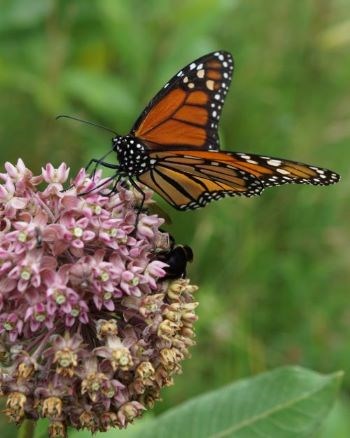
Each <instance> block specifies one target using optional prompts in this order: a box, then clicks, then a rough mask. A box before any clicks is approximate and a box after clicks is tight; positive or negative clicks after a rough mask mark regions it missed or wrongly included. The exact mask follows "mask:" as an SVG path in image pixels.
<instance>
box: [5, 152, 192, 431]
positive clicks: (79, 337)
mask: <svg viewBox="0 0 350 438" xmlns="http://www.w3.org/2000/svg"><path fill="white" fill-rule="evenodd" d="M5 169H6V172H5V173H1V174H0V178H1V182H2V183H1V184H0V227H1V228H0V364H1V369H0V390H1V394H2V395H4V396H6V397H7V402H6V409H5V413H6V414H7V415H8V416H9V418H10V419H11V420H12V421H14V422H15V423H17V424H20V423H21V422H22V421H23V420H24V419H26V418H27V419H33V420H36V419H38V418H42V417H45V418H48V419H49V420H50V426H49V435H50V436H51V437H60V436H63V437H64V436H66V433H67V432H66V431H67V427H68V426H73V427H75V428H77V429H80V428H87V429H89V430H90V431H91V432H95V431H105V430H107V429H109V428H110V427H119V428H122V427H125V426H126V425H127V424H128V423H129V422H131V421H132V420H133V419H134V418H135V417H137V416H139V415H140V414H141V413H142V412H143V411H144V410H146V409H147V408H150V407H152V406H153V404H154V402H155V401H156V400H158V399H159V397H160V389H161V388H162V387H163V386H167V385H170V384H172V378H173V375H174V374H177V373H179V372H181V361H182V360H183V359H184V358H185V357H186V356H188V348H189V347H190V346H192V345H193V344H194V340H193V338H194V332H193V323H194V322H195V320H196V318H197V317H196V314H195V308H196V306H197V303H196V302H195V301H194V298H193V293H194V292H195V290H196V287H195V286H192V285H190V284H189V281H188V280H187V279H178V280H172V281H169V280H167V279H166V278H165V277H166V268H167V265H166V264H165V263H164V262H162V261H159V260H157V252H158V251H159V250H163V251H164V250H167V249H169V242H168V241H169V236H168V235H167V234H166V233H163V232H161V231H160V229H159V227H160V226H161V224H162V222H163V219H161V218H159V217H158V216H157V215H149V214H146V213H141V214H140V215H139V218H138V221H137V220H136V216H137V204H138V202H139V200H140V199H139V194H138V193H137V192H135V191H133V190H131V189H128V188H126V187H122V186H119V187H118V190H117V191H116V193H115V194H113V195H112V196H105V195H104V194H103V193H100V192H99V190H93V189H94V188H97V186H100V185H101V184H102V183H103V182H105V181H106V180H103V179H102V178H101V175H100V174H99V173H97V174H96V175H95V177H94V179H91V178H90V177H88V176H87V175H86V173H85V171H84V170H81V171H80V172H79V173H78V175H77V176H76V177H75V179H74V181H73V184H72V186H71V188H70V189H68V190H66V191H63V184H64V183H66V182H67V181H68V178H69V169H68V168H67V166H66V165H65V164H61V165H60V166H59V168H58V169H54V167H53V166H52V165H51V164H48V165H47V166H46V167H45V168H44V169H42V173H41V175H39V176H34V175H33V174H32V172H31V171H30V170H29V169H27V168H26V167H25V165H24V163H23V161H22V160H18V163H17V165H16V166H14V165H12V164H10V163H6V164H5ZM145 194H146V201H145V205H146V206H149V205H151V204H152V200H151V195H152V193H151V192H150V191H149V190H148V189H145ZM136 223H137V226H136V227H135V224H136Z"/></svg>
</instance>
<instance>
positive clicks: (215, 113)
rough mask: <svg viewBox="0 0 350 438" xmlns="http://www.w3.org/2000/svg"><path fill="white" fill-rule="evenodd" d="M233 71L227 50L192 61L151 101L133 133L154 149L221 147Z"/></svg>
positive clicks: (215, 148) (230, 57)
mask: <svg viewBox="0 0 350 438" xmlns="http://www.w3.org/2000/svg"><path fill="white" fill-rule="evenodd" d="M232 72H233V59H232V56H231V54H230V53H228V52H224V51H219V52H214V53H209V54H208V55H205V56H203V57H201V58H198V59H197V60H195V61H193V62H192V63H191V64H189V65H187V66H186V67H184V68H183V69H182V70H180V71H179V72H178V73H177V74H176V75H175V76H174V77H173V78H172V79H171V80H170V81H169V82H168V83H167V84H165V86H164V87H163V88H162V90H161V91H160V92H159V93H158V94H157V95H156V96H155V97H154V98H153V99H152V100H151V102H150V103H149V104H148V106H147V107H146V109H145V110H144V111H143V113H142V114H141V116H140V117H139V119H138V120H137V122H136V123H135V125H134V127H133V129H132V130H131V132H130V134H131V135H133V136H135V137H137V138H139V139H140V140H142V141H143V142H144V143H145V144H146V145H148V146H149V147H150V149H152V150H155V149H161V148H165V147H166V148H169V149H170V148H181V149H202V150H218V149H219V138H218V132H217V131H218V123H219V119H220V114H221V111H222V106H223V103H224V99H225V96H226V94H227V91H228V88H229V86H230V83H231V78H232Z"/></svg>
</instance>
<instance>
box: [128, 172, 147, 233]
mask: <svg viewBox="0 0 350 438" xmlns="http://www.w3.org/2000/svg"><path fill="white" fill-rule="evenodd" d="M129 181H130V184H131V185H132V186H133V187H134V189H135V190H136V191H137V192H138V193H140V195H141V203H140V205H139V206H138V207H137V213H136V221H135V229H136V228H137V224H138V223H139V216H140V213H141V211H142V208H143V204H144V203H145V199H146V195H145V192H144V191H143V190H142V189H141V188H140V187H139V186H138V185H137V184H136V183H135V181H134V180H133V179H132V178H129Z"/></svg>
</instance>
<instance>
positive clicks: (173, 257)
mask: <svg viewBox="0 0 350 438" xmlns="http://www.w3.org/2000/svg"><path fill="white" fill-rule="evenodd" d="M156 258H157V260H160V261H162V262H164V263H166V264H167V265H169V266H168V267H167V268H165V270H166V276H165V277H164V278H165V279H175V278H182V277H186V268H187V263H188V262H192V261H193V251H192V249H191V248H190V247H189V246H188V245H176V246H173V247H172V248H171V249H169V250H168V251H161V252H160V253H158V254H157V257H156Z"/></svg>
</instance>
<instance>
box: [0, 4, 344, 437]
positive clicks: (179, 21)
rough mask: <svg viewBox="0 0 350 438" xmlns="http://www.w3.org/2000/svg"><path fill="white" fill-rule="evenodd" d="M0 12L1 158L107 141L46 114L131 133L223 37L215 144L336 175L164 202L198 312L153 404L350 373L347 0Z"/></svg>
mask: <svg viewBox="0 0 350 438" xmlns="http://www.w3.org/2000/svg"><path fill="white" fill-rule="evenodd" d="M0 8H1V13H0V36H1V37H0V112H1V124H0V134H1V149H0V159H1V162H4V161H15V160H17V158H18V157H22V158H23V159H24V160H25V162H26V164H27V165H28V166H30V167H32V168H33V169H35V170H36V171H38V170H39V169H40V167H41V166H42V165H44V164H45V163H46V162H47V161H51V162H53V163H56V164H58V163H60V162H61V161H63V160H64V161H66V162H68V163H69V165H70V166H71V167H72V168H73V169H74V170H77V169H78V168H80V167H81V166H82V165H84V164H85V163H86V162H87V161H88V160H89V159H90V158H91V157H93V156H94V157H99V156H101V155H102V154H103V153H104V152H106V151H107V149H108V148H109V147H110V138H109V136H108V134H106V133H105V132H103V131H99V130H95V129H93V128H90V127H87V126H84V125H79V124H77V123H75V122H72V121H67V120H60V121H55V120H54V116H56V115H57V114H62V113H63V114H71V115H75V116H79V117H83V118H85V119H88V120H93V121H96V122H99V123H102V124H105V125H107V126H110V127H111V128H113V129H116V130H117V131H118V132H120V133H126V132H127V131H128V129H130V127H131V125H132V123H133V122H134V120H135V119H136V117H137V116H138V114H139V113H140V112H141V110H142V109H143V107H144V105H145V104H146V103H147V101H148V100H149V99H150V98H151V97H152V96H153V95H154V93H155V92H156V91H157V90H158V89H159V88H160V87H161V86H162V85H163V83H164V82H165V81H166V80H167V79H168V78H169V77H170V76H171V75H172V74H173V73H174V72H175V71H176V70H177V69H178V68H180V67H182V66H183V65H185V64H186V63H187V62H189V61H191V60H192V59H194V58H196V57H198V56H200V55H202V54H204V53H206V52H208V51H211V50H215V49H220V48H223V49H226V50H229V51H231V52H232V53H233V55H234V58H235V61H236V71H235V76H234V79H233V83H232V87H231V91H230V93H229V94H228V96H227V101H226V104H225V108H224V111H223V115H222V121H221V138H222V145H223V148H226V149H231V150H238V151H247V152H256V153H262V154H270V155H274V156H282V157H286V158H290V159H296V160H300V161H305V162H310V163H314V164H316V165H320V166H324V167H329V168H332V169H334V170H336V171H338V172H339V173H340V174H341V175H342V176H343V182H342V183H341V184H339V185H337V186H334V187H328V188H316V187H301V186H298V187H282V188H277V189H273V190H268V191H266V192H265V193H264V194H263V196H262V197H261V198H259V199H252V200H247V199H242V200H240V199H228V200H223V201H221V202H218V203H215V204H212V205H209V206H208V207H207V208H205V209H203V210H202V211H196V212H192V213H178V212H174V211H173V210H171V208H170V207H168V206H166V207H165V208H166V210H167V212H169V214H170V215H171V217H172V220H173V225H172V226H171V227H169V230H170V231H171V232H172V234H173V235H174V236H175V237H176V239H177V241H179V242H182V243H187V244H190V245H191V246H192V247H193V250H194V254H195V260H194V263H193V266H192V267H191V268H190V270H189V274H190V276H191V278H192V280H193V281H194V282H195V283H197V284H199V285H200V290H199V292H198V299H199V301H200V308H199V314H200V320H199V321H198V325H197V327H198V331H197V333H198V338H197V347H196V348H194V349H193V357H192V359H191V360H189V361H187V363H186V365H185V368H184V374H183V376H181V377H180V378H177V379H176V385H175V386H174V387H172V388H170V389H169V390H166V391H164V392H163V397H164V402H163V403H162V404H159V405H158V406H157V408H156V412H160V411H162V410H166V409H168V408H169V407H172V406H174V405H176V404H177V403H180V402H182V401H184V400H187V399H189V398H190V397H192V396H194V395H197V394H200V393H203V392H206V391H208V390H210V389H214V388H217V387H219V386H221V385H224V384H225V383H227V382H231V381H233V380H235V379H238V378H241V377H244V376H249V375H252V374H255V373H257V372H260V371H264V370H266V369H270V368H272V367H276V366H279V365H282V364H291V363H295V364H299V365H303V366H306V367H310V368H313V369H317V370H318V371H321V372H331V371H333V370H335V369H347V368H348V361H349V357H350V343H349V342H348V339H349V337H350V310H349V307H348V295H347V294H348V287H347V286H346V285H348V284H349V279H350V278H349V277H350V271H349V269H348V265H349V263H350V249H349V244H348V242H349V241H350V232H349V219H348V218H349V216H350V203H349V189H348V185H349V184H348V182H347V180H348V178H349V176H350V172H349V166H348V162H349V161H350V149H349V147H348V144H349V139H350V129H349V126H350V123H349V122H350V120H349V117H350V110H349V101H350V86H349V71H350V59H349V57H348V53H349V45H350V38H349V34H350V33H349V28H350V6H349V3H348V2H346V1H344V0H333V1H332V2H329V1H327V0H305V1H302V2H296V1H295V0H284V1H281V2H278V1H273V0H266V1H264V2H258V1H256V0H252V1H249V2H248V1H243V0H232V1H229V0H219V1H217V0H179V1H176V2H175V1H171V0H164V1H157V0H150V1H147V2H145V1H141V0H132V1H129V2H126V1H122V0H90V1H88V2H87V1H84V0H75V1H74V2H71V1H67V0H51V1H41V0H34V1H32V2H30V7H29V6H28V1H26V0H11V1H10V0H0ZM208 352H210V354H208ZM349 379H350V378H349V375H348V376H345V390H346V391H349V389H350V380H349ZM189 382H190V384H189ZM343 436H344V437H347V436H348V434H345V435H341V434H339V438H342V437H343ZM336 438H338V437H336Z"/></svg>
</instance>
